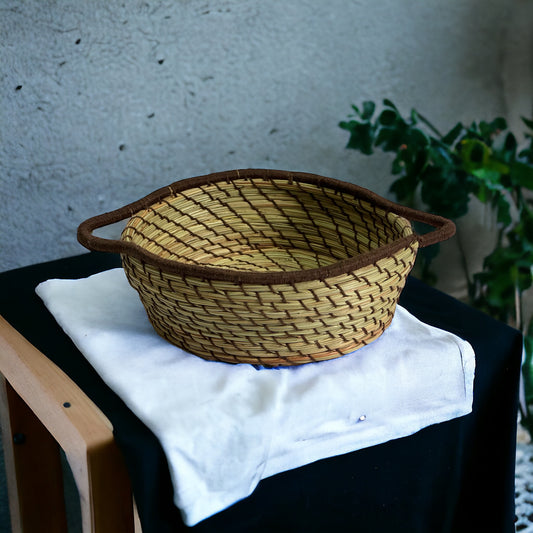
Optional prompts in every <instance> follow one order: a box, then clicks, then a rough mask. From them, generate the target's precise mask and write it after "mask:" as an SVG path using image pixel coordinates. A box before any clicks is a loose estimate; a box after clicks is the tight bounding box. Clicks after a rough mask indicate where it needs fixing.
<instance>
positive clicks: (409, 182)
mask: <svg viewBox="0 0 533 533" xmlns="http://www.w3.org/2000/svg"><path fill="white" fill-rule="evenodd" d="M417 186H418V179H417V178H416V177H415V176H404V177H402V178H398V179H397V180H396V181H394V182H393V183H392V185H391V187H390V191H391V192H392V193H394V194H395V195H396V198H397V200H398V201H399V202H406V201H407V203H411V200H412V199H413V197H414V194H415V191H416V188H417Z"/></svg>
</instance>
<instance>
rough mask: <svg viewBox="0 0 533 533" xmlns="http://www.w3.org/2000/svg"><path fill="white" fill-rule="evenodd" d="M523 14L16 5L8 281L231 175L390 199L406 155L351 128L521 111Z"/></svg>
mask: <svg viewBox="0 0 533 533" xmlns="http://www.w3.org/2000/svg"><path fill="white" fill-rule="evenodd" d="M529 3H531V2H529ZM519 4H520V5H521V4H524V0H522V1H520V0H514V1H509V0H468V1H459V0H457V1H455V0H452V1H449V2H442V1H441V0H426V1H424V2H421V1H419V0H401V1H399V0H380V1H378V2H375V1H371V0H368V1H355V0H354V1H349V0H328V2H322V1H319V0H283V1H282V0H272V1H264V0H247V1H244V0H216V1H215V0H204V1H193V0H181V1H172V2H170V1H166V2H155V1H153V2H140V1H131V2H122V1H121V2H118V1H115V0H106V1H104V0H99V1H97V0H94V1H81V0H79V1H77V0H64V1H52V0H48V1H42V0H26V1H25V2H20V1H18V0H16V1H14V0H13V1H11V0H3V1H2V2H1V4H0V35H1V50H0V80H1V94H2V103H1V106H0V109H1V111H0V113H1V122H0V137H1V142H0V196H1V199H2V200H1V202H0V211H1V212H0V215H1V226H0V270H6V269H11V268H15V267H17V266H22V265H26V264H31V263H36V262H40V261H45V260H50V259H55V258H58V257H62V256H68V255H73V254H77V253H81V252H83V251H84V249H83V248H82V247H81V246H80V245H78V244H77V242H76V228H77V226H78V224H79V223H80V222H81V221H83V220H84V219H85V218H87V217H89V216H92V215H95V214H98V213H101V212H104V211H108V210H111V209H114V208H116V207H119V206H121V205H123V204H124V203H127V202H130V201H133V200H136V199H137V198H139V197H141V196H144V195H145V194H147V193H149V192H151V191H152V190H153V189H155V188H158V187H161V186H163V185H166V184H168V183H170V182H171V181H174V180H176V179H180V178H184V177H190V176H195V175H199V174H204V173H208V172H213V171H218V170H225V169H234V168H245V167H270V168H281V169H287V170H304V171H309V172H315V173H319V174H324V175H327V176H333V177H338V178H342V179H346V180H350V181H353V182H356V183H359V184H361V185H363V186H366V187H369V188H371V189H373V190H374V191H376V192H378V193H379V194H386V193H387V190H388V187H389V184H390V181H391V177H390V175H389V168H390V160H389V159H388V158H386V157H381V156H380V157H376V158H365V157H364V156H360V155H358V154H356V153H354V152H353V151H349V150H345V149H344V146H345V143H346V141H347V134H346V132H343V131H342V130H340V129H339V128H338V127H337V123H338V121H339V120H343V119H344V118H346V116H347V114H348V113H349V112H350V105H351V104H352V103H361V102H362V101H363V100H365V99H373V100H378V101H380V100H381V99H382V98H384V97H390V98H392V99H393V100H395V101H396V102H397V103H398V104H399V105H400V106H401V107H402V108H403V109H404V110H405V111H408V110H409V109H410V108H411V107H412V106H416V107H417V108H418V109H419V110H420V111H422V112H424V113H425V114H426V115H428V116H430V117H432V118H433V120H434V122H435V123H437V124H438V125H439V126H440V127H441V128H442V129H443V130H444V129H446V128H447V127H449V126H451V125H452V124H454V123H455V121H457V120H460V119H462V120H466V121H470V120H473V119H479V118H491V117H492V116H495V115H498V114H506V113H508V112H509V106H508V102H506V91H510V90H511V89H513V88H516V83H515V84H514V85H513V87H511V88H509V87H505V83H504V80H503V78H502V69H503V66H504V64H505V65H507V64H508V63H506V51H505V48H504V46H503V44H504V43H506V42H507V41H508V34H509V27H508V24H509V22H508V21H509V20H510V14H512V13H513V12H516V11H513V10H516V9H518V8H517V6H519ZM511 18H512V17H511ZM519 19H520V17H519ZM515 45H516V46H518V47H520V46H521V44H520V42H519V43H518V44H516V43H515ZM511 67H512V66H511Z"/></svg>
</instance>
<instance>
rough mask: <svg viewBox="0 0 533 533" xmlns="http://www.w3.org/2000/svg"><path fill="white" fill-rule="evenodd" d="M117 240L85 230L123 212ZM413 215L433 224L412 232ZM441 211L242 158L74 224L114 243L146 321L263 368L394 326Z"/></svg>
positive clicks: (305, 359)
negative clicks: (248, 165)
mask: <svg viewBox="0 0 533 533" xmlns="http://www.w3.org/2000/svg"><path fill="white" fill-rule="evenodd" d="M128 218H129V221H128V222H127V225H126V227H125V229H124V231H123V232H122V235H121V238H120V240H118V239H116V240H113V239H104V238H101V237H97V236H95V235H93V231H94V230H95V229H97V228H101V227H103V226H107V225H109V224H112V223H115V222H118V221H121V220H125V219H128ZM411 221H420V222H423V223H426V224H429V225H431V226H433V228H435V229H433V230H432V231H431V232H429V233H425V234H423V235H417V234H415V233H414V231H413V229H412V226H411ZM454 233H455V226H454V224H453V223H452V222H451V221H449V220H447V219H444V218H442V217H438V216H435V215H431V214H428V213H424V212H421V211H417V210H414V209H410V208H407V207H404V206H400V205H398V204H395V203H393V202H390V201H388V200H386V199H384V198H381V197H380V196H378V195H376V194H374V193H372V192H371V191H368V190H367V189H363V188H361V187H358V186H356V185H353V184H351V183H345V182H342V181H339V180H336V179H332V178H325V177H322V176H317V175H314V174H307V173H301V172H287V171H280V170H264V169H247V170H234V171H227V172H219V173H215V174H210V175H207V176H199V177H196V178H190V179H184V180H180V181H177V182H175V183H173V184H171V185H169V186H167V187H164V188H162V189H159V190H157V191H155V192H153V193H152V194H150V195H148V196H146V197H144V198H142V199H140V200H138V201H136V202H134V203H132V204H129V205H127V206H124V207H122V208H120V209H117V210H115V211H112V212H110V213H104V214H102V215H98V216H96V217H92V218H90V219H88V220H86V221H85V222H83V223H82V224H81V225H80V227H79V228H78V239H79V241H80V243H81V244H83V245H84V246H86V247H87V248H89V249H90V250H99V251H106V252H114V253H120V254H121V257H122V264H123V268H124V270H125V272H126V275H127V278H128V280H129V282H130V284H131V285H132V286H133V287H134V288H135V289H136V290H137V291H138V293H139V296H140V298H141V301H142V303H143V305H144V307H145V309H146V312H147V314H148V317H149V319H150V321H151V323H152V325H153V327H154V329H155V330H156V331H157V333H159V334H160V335H161V336H162V337H164V338H165V339H167V340H168V341H170V342H171V343H173V344H175V345H177V346H179V347H180V348H182V349H184V350H186V351H187V352H190V353H192V354H195V355H197V356H199V357H202V358H204V359H208V360H213V361H223V362H226V363H250V364H257V365H263V366H287V365H300V364H304V363H309V362H318V361H324V360H327V359H333V358H336V357H339V356H342V355H345V354H348V353H350V352H353V351H355V350H357V349H358V348H360V347H362V346H365V345H367V344H368V343H370V342H372V341H373V340H374V339H376V338H378V337H379V336H380V335H381V334H382V333H383V331H384V330H385V329H386V328H387V327H388V326H389V324H390V323H391V320H392V318H393V315H394V312H395V309H396V304H397V301H398V298H399V296H400V293H401V291H402V289H403V287H404V284H405V281H406V277H407V275H408V274H409V272H410V271H411V269H412V267H413V264H414V261H415V258H416V254H417V250H418V248H419V247H422V246H427V245H430V244H433V243H436V242H439V241H441V240H444V239H447V238H449V237H451V236H452V235H453V234H454Z"/></svg>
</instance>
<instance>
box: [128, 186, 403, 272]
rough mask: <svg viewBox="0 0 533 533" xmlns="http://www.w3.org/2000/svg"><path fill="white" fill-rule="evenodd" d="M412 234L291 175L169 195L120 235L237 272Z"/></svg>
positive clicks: (336, 255)
mask: <svg viewBox="0 0 533 533" xmlns="http://www.w3.org/2000/svg"><path fill="white" fill-rule="evenodd" d="M411 234H412V230H411V224H410V222H409V221H408V220H406V219H405V218H403V217H400V216H398V215H396V214H393V213H387V212H385V211H384V210H383V209H381V208H378V207H377V206H375V205H374V204H371V203H370V202H368V201H366V200H362V199H359V198H355V197H354V196H352V195H350V194H347V193H343V192H339V191H337V190H334V189H329V188H324V187H322V186H319V185H317V184H308V183H302V182H297V181H292V180H280V179H275V180H274V179H268V178H264V179H260V178H253V179H249V178H242V179H236V180H231V181H220V182H216V183H211V184H205V185H203V186H201V187H196V188H192V189H188V190H185V191H183V192H180V193H177V194H176V195H169V196H168V197H166V198H164V199H162V200H161V201H159V202H158V203H156V204H153V205H152V206H151V207H149V208H148V209H144V210H142V211H139V212H138V213H136V214H135V215H134V216H133V217H132V218H131V219H130V221H129V222H128V224H127V226H126V228H125V229H124V231H123V233H122V239H123V240H125V241H131V242H133V243H135V244H137V245H138V246H141V247H142V248H144V249H146V250H147V251H148V252H151V253H153V254H155V255H158V256H160V257H162V258H165V259H170V260H175V261H178V262H181V263H190V264H197V265H203V266H212V267H220V268H225V269H232V270H238V271H294V270H305V269H312V268H319V267H323V266H327V265H330V264H332V263H335V262H337V261H340V260H343V259H348V258H350V257H355V256H357V255H361V254H364V253H367V252H369V251H370V250H373V249H376V248H379V247H380V246H383V245H385V244H389V243H391V242H394V241H395V240H397V239H399V238H401V237H404V236H408V235H411Z"/></svg>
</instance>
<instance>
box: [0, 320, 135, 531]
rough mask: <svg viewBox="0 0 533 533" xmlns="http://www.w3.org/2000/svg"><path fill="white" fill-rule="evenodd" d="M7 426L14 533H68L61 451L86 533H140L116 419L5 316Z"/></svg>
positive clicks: (0, 359) (1, 417) (1, 413)
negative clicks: (117, 438)
mask: <svg viewBox="0 0 533 533" xmlns="http://www.w3.org/2000/svg"><path fill="white" fill-rule="evenodd" d="M0 374H1V375H2V376H3V378H2V380H1V382H0V422H1V424H2V436H3V440H4V454H5V462H6V474H7V484H8V494H9V500H10V514H11V522H12V531H13V533H19V532H20V533H37V532H39V533H40V532H43V531H54V532H55V533H63V532H66V531H67V525H66V517H65V504H64V498H63V484H62V470H61V463H60V455H59V447H61V448H62V449H63V451H64V452H65V455H66V458H67V461H68V463H69V465H70V468H71V470H72V473H73V476H74V480H75V482H76V486H77V488H78V492H79V496H80V504H81V514H82V526H83V532H84V533H89V532H90V533H133V532H137V533H140V531H141V528H140V524H139V521H138V517H137V516H136V513H135V511H134V505H133V498H132V493H131V487H130V481H129V477H128V473H127V471H126V468H125V465H124V461H123V459H122V456H121V454H120V451H119V450H118V448H117V445H116V443H115V441H114V438H113V428H112V426H111V423H110V422H109V420H108V419H107V418H106V417H105V415H104V414H103V413H102V412H101V411H100V410H99V409H98V407H97V406H96V405H95V404H94V403H93V402H92V401H91V400H90V399H89V398H88V397H87V396H86V395H85V393H84V392H83V391H82V390H81V389H80V388H79V387H78V386H77V385H76V384H75V383H74V382H73V381H72V380H71V379H70V378H69V377H68V376H67V375H66V374H65V373H64V372H63V371H62V370H61V369H59V368H58V367H57V366H56V365H55V364H54V363H52V362H51V361H50V360H49V359H48V358H47V357H46V356H45V355H44V354H43V353H41V352H40V351H39V350H37V349H36V348H35V347H34V346H33V345H32V344H30V343H29V342H28V341H27V340H26V339H25V338H24V337H23V336H22V335H21V334H20V333H19V332H18V331H16V330H15V329H14V328H13V327H12V326H11V325H10V324H9V323H8V322H7V321H6V320H4V319H3V318H2V317H1V316H0Z"/></svg>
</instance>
